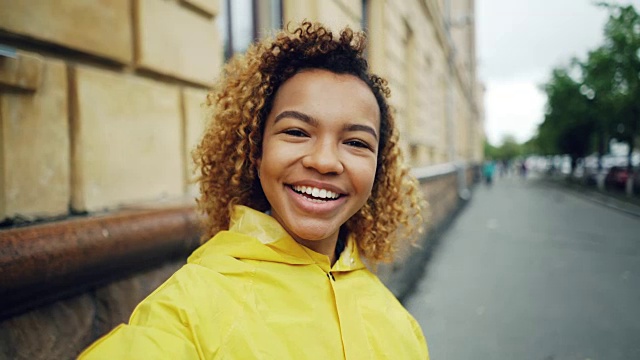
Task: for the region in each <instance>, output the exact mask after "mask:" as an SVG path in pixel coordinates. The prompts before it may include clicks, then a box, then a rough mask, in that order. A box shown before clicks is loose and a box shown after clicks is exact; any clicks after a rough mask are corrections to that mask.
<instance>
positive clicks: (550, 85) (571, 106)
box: [537, 64, 595, 171]
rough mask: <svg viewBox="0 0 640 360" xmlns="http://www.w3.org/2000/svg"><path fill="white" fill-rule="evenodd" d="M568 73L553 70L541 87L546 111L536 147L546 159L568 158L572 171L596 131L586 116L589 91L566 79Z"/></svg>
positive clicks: (589, 148)
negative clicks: (560, 155)
mask: <svg viewBox="0 0 640 360" xmlns="http://www.w3.org/2000/svg"><path fill="white" fill-rule="evenodd" d="M574 66H576V65H575V64H574V65H572V67H574ZM571 70H573V68H569V69H566V68H556V69H554V70H553V72H552V74H551V79H550V80H549V81H548V82H547V83H546V84H545V85H544V91H545V92H546V94H547V109H546V114H545V118H544V121H543V122H542V124H541V125H540V126H539V128H538V134H537V146H538V148H539V149H541V150H542V153H543V154H545V155H551V154H567V155H569V156H570V157H571V167H572V171H573V169H574V168H575V165H576V162H577V159H579V158H582V157H584V156H586V155H587V154H588V153H589V151H590V150H591V138H592V136H593V133H594V128H595V127H594V123H593V119H594V117H593V116H592V115H591V114H590V113H589V111H590V109H589V105H588V101H589V98H590V97H591V96H590V91H589V89H585V87H584V86H583V85H581V84H580V83H579V82H577V81H576V80H574V79H573V78H572V77H571V75H569V73H570V71H571ZM585 94H586V95H585Z"/></svg>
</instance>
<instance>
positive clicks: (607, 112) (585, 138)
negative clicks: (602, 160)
mask: <svg viewBox="0 0 640 360" xmlns="http://www.w3.org/2000/svg"><path fill="white" fill-rule="evenodd" d="M600 6H602V7H604V8H606V9H607V10H608V11H609V19H608V21H607V23H606V25H605V28H604V35H605V42H604V44H602V45H601V46H599V47H597V48H596V49H594V50H592V51H590V52H589V53H588V56H587V58H586V59H585V60H579V59H574V61H573V62H572V63H571V65H570V66H568V67H559V68H556V69H554V70H553V71H552V73H551V77H550V80H549V81H548V82H547V83H546V84H544V85H543V89H544V91H545V92H546V94H547V108H546V114H545V118H544V121H543V123H542V124H541V125H540V126H539V128H538V133H537V135H536V137H535V146H536V147H537V149H538V150H539V151H540V152H542V153H543V154H568V155H570V156H571V157H572V159H574V160H575V159H577V158H579V157H583V156H585V155H587V154H588V153H590V152H591V151H593V150H598V151H599V152H600V154H603V153H604V152H605V151H606V144H607V143H608V141H609V139H610V138H616V139H618V140H620V141H624V142H626V143H627V144H629V148H630V151H629V156H630V155H631V151H632V150H633V148H634V145H635V141H636V139H637V138H638V135H639V132H640V15H639V14H638V12H637V11H636V10H635V8H634V7H633V6H632V5H628V6H621V5H613V4H607V3H605V4H600ZM576 74H577V75H576ZM629 163H630V162H629Z"/></svg>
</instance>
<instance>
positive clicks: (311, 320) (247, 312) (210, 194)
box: [81, 22, 428, 359]
mask: <svg viewBox="0 0 640 360" xmlns="http://www.w3.org/2000/svg"><path fill="white" fill-rule="evenodd" d="M363 49H364V35H362V34H359V33H353V32H352V31H351V30H349V29H345V30H343V31H342V32H341V33H340V34H339V37H334V36H333V34H332V33H331V32H330V31H329V30H327V29H326V28H325V27H323V26H321V25H319V24H311V23H307V22H305V23H303V24H302V25H301V27H299V28H297V29H296V30H295V31H293V32H291V33H287V32H282V33H280V34H278V35H277V37H276V38H275V39H273V40H270V41H264V42H262V43H258V44H256V45H254V46H253V47H252V48H250V49H249V50H248V51H247V53H246V54H245V55H244V56H242V57H238V58H236V59H234V60H232V61H231V62H230V63H229V64H228V65H227V67H226V68H225V73H224V74H223V77H222V79H221V81H220V82H219V84H218V86H217V87H216V88H215V89H214V90H212V92H211V93H210V94H209V96H208V100H207V105H208V106H209V107H210V108H211V110H212V112H211V114H212V120H211V123H210V124H209V126H208V128H207V130H206V132H205V134H204V137H203V139H202V142H201V143H200V145H199V146H198V148H197V149H196V150H195V151H194V159H195V161H196V163H197V165H198V168H199V175H200V176H199V182H200V189H201V193H202V195H201V197H200V199H198V205H199V208H200V209H201V210H202V212H203V213H204V214H205V215H206V230H205V239H207V241H206V242H205V243H204V244H203V245H202V246H201V247H200V248H199V249H197V250H196V251H195V252H194V253H193V254H192V255H191V256H190V257H189V260H188V262H187V264H186V265H185V266H184V267H183V268H182V269H180V270H179V271H177V272H176V273H175V274H174V275H173V276H172V277H171V278H170V279H169V280H167V282H166V283H165V284H163V285H162V286H161V287H160V288H158V289H157V290H156V291H155V292H153V293H152V294H151V295H150V296H149V297H148V298H147V299H145V300H144V301H143V302H142V303H141V304H140V305H138V307H137V308H136V310H135V311H134V313H133V315H132V316H131V319H130V322H129V324H128V325H120V326H119V327H117V328H116V329H114V330H113V331H112V332H111V333H110V334H108V335H107V336H105V337H104V338H102V339H100V340H98V341H97V342H96V343H95V344H94V345H92V346H91V347H90V348H88V349H87V350H86V351H85V352H84V353H83V354H82V355H81V358H86V359H93V358H108V359H126V358H149V359H157V358H167V359H428V352H427V346H426V342H425V340H424V337H423V335H422V332H421V330H420V327H419V326H418V324H417V323H416V321H415V320H414V319H413V318H412V317H411V315H409V313H408V312H407V311H406V310H405V309H404V308H403V307H402V305H401V304H400V303H399V302H398V301H397V300H396V299H395V297H394V296H393V295H392V294H391V292H389V291H388V290H387V289H386V288H385V287H384V285H383V284H382V283H381V282H380V281H379V280H378V278H377V277H376V276H375V275H373V274H372V273H371V272H370V271H369V270H367V268H366V267H365V265H364V264H363V262H362V260H361V256H363V257H364V258H366V259H368V260H369V261H370V262H371V263H375V262H378V261H384V260H390V259H391V257H392V255H393V252H394V251H395V249H396V248H397V246H398V240H406V239H410V238H411V236H412V234H413V233H414V232H415V230H416V229H415V225H416V224H420V223H421V221H422V220H421V217H420V207H419V202H420V197H419V194H418V192H417V187H416V183H415V180H411V178H410V177H409V176H408V174H407V170H406V169H405V168H404V167H403V166H402V164H401V159H400V151H399V148H398V145H397V133H396V129H395V127H394V120H393V116H392V114H391V112H390V110H389V106H388V104H387V100H386V97H388V95H389V90H388V88H387V86H386V82H385V81H384V80H382V79H381V78H379V77H377V76H375V75H371V74H369V72H368V68H367V62H366V61H365V59H364V58H363Z"/></svg>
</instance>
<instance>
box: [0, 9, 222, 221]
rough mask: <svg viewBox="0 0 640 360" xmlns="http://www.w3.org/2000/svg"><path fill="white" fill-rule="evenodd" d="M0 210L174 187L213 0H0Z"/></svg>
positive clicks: (215, 40)
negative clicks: (7, 53) (5, 50)
mask: <svg viewBox="0 0 640 360" xmlns="http://www.w3.org/2000/svg"><path fill="white" fill-rule="evenodd" d="M0 8H2V11H1V12H0V44H4V45H7V46H9V47H11V48H14V49H16V53H15V57H13V58H11V57H0V86H1V87H0V129H1V131H0V142H1V146H0V221H2V219H6V218H17V219H18V220H33V219H36V218H41V217H44V218H52V217H60V216H65V215H68V214H69V213H84V212H96V211H103V210H110V209H114V208H118V207H120V206H122V205H126V204H131V203H140V202H148V201H159V200H167V199H179V198H184V197H185V196H186V195H187V194H188V187H189V182H188V178H189V171H188V169H189V165H188V164H189V162H190V161H189V156H188V153H189V150H190V149H191V148H192V147H193V145H194V144H195V142H196V141H197V136H194V134H198V133H199V132H201V129H202V128H203V124H204V123H203V116H202V115H201V113H200V104H201V103H203V102H204V98H205V94H206V90H205V89H206V88H207V86H209V85H211V84H212V83H213V81H214V80H215V78H216V75H217V74H218V72H219V71H220V68H221V64H222V61H223V55H222V45H221V42H220V36H219V31H218V27H217V26H216V16H217V15H218V1H217V0H181V1H177V0H176V1H161V0H135V1H134V0H114V1H107V2H95V1H83V0H61V1H55V2H53V1H39V2H30V1H13V0H0Z"/></svg>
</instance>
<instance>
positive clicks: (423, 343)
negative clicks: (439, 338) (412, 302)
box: [409, 315, 429, 360]
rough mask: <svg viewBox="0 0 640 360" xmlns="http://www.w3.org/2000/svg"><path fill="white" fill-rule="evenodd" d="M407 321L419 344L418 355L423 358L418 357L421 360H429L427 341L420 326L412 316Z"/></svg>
mask: <svg viewBox="0 0 640 360" xmlns="http://www.w3.org/2000/svg"><path fill="white" fill-rule="evenodd" d="M409 321H411V326H412V327H413V333H414V334H415V336H416V338H417V339H418V342H419V343H420V353H421V354H423V355H424V356H422V355H421V356H420V358H421V359H426V360H429V347H428V346H427V340H426V339H425V338H424V334H423V333H422V329H421V328H420V324H418V322H417V321H416V319H414V318H413V316H411V315H409Z"/></svg>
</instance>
